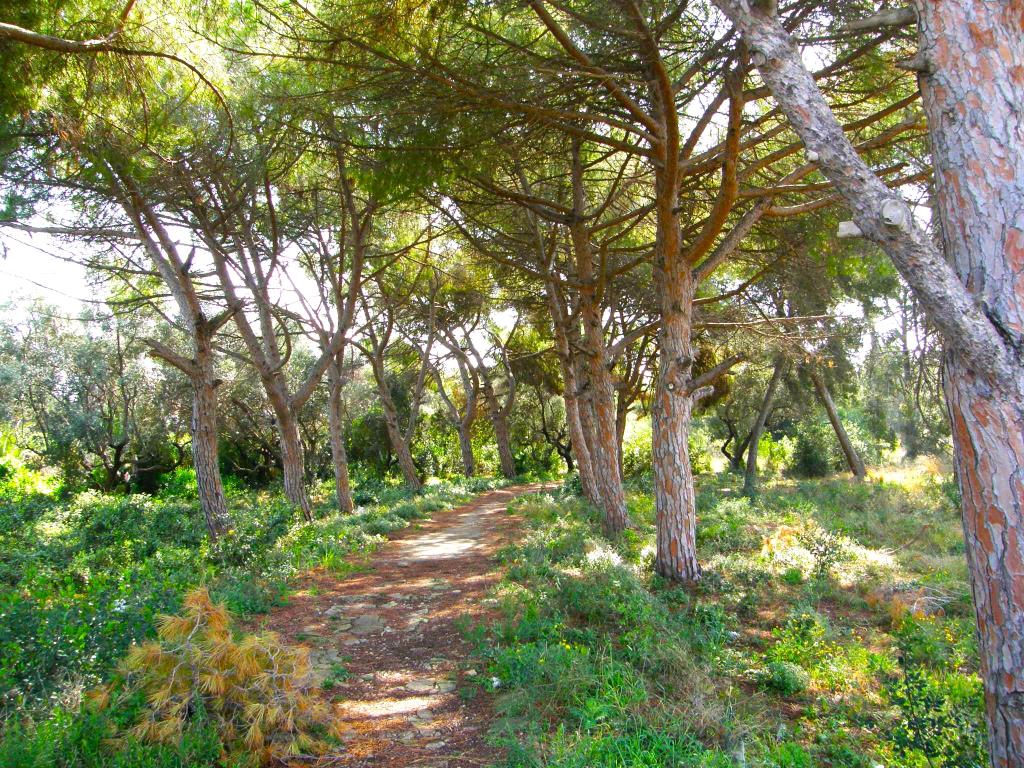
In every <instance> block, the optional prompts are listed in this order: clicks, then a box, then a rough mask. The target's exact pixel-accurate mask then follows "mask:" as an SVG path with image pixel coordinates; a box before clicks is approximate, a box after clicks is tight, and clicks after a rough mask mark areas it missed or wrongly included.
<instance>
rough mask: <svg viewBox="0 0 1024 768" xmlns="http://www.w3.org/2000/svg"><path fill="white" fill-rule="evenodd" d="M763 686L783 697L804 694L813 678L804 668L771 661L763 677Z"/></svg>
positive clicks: (788, 663) (789, 663) (786, 662)
mask: <svg viewBox="0 0 1024 768" xmlns="http://www.w3.org/2000/svg"><path fill="white" fill-rule="evenodd" d="M761 683H762V685H764V686H766V687H768V688H771V689H773V690H776V691H778V692H779V693H781V694H782V695H783V696H793V695H794V694H797V693H803V692H804V691H806V690H807V688H808V686H810V684H811V676H810V675H809V674H808V673H807V670H805V669H804V668H803V667H801V666H799V665H797V664H794V663H792V662H789V661H769V662H768V664H767V665H766V666H765V670H764V673H763V675H762V676H761Z"/></svg>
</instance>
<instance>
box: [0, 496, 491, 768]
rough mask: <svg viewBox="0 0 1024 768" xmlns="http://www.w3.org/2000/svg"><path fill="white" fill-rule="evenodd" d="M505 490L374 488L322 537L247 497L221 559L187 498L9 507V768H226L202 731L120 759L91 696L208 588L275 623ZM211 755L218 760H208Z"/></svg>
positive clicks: (3, 697) (266, 499) (5, 747)
mask: <svg viewBox="0 0 1024 768" xmlns="http://www.w3.org/2000/svg"><path fill="white" fill-rule="evenodd" d="M503 482H504V481H493V480H488V479H481V478H474V479H472V480H469V481H452V482H443V483H442V482H435V483H432V484H428V485H427V486H426V487H425V489H424V490H423V492H422V493H421V494H418V495H411V494H409V493H407V492H404V491H403V490H402V489H396V488H394V487H393V486H380V487H371V488H369V489H367V488H363V489H361V496H360V501H361V504H362V505H361V506H360V507H358V508H357V509H356V511H355V512H354V513H353V514H351V515H342V514H339V513H338V511H337V508H336V507H333V506H332V504H331V503H330V501H329V498H330V497H329V494H327V493H322V494H320V495H319V496H318V497H317V498H316V512H315V519H314V521H313V522H310V523H307V522H305V521H302V520H301V519H300V518H299V517H298V515H297V514H296V513H295V510H294V509H292V508H291V506H290V505H288V504H287V503H286V502H285V501H284V500H283V499H282V498H281V496H280V495H279V494H276V493H271V492H243V491H236V492H234V493H232V494H231V496H230V508H231V509H230V511H231V517H232V521H233V526H234V527H233V528H232V529H231V531H230V532H229V533H228V534H227V535H226V536H224V537H223V538H222V539H221V540H220V541H218V542H217V543H216V544H213V545H211V544H210V543H209V542H208V541H207V539H206V536H205V532H204V528H203V521H202V516H201V513H200V511H199V509H198V505H197V503H196V502H195V501H194V499H191V498H189V494H188V492H187V489H186V491H185V492H184V493H182V494H181V495H177V494H174V493H167V494H164V495H163V496H161V497H151V496H141V495H139V496H108V495H102V494H97V493H83V494H79V495H78V496H76V497H74V498H71V499H64V500H61V499H57V498H53V497H49V496H46V495H41V494H27V495H21V496H9V497H7V498H2V499H0V714H2V715H3V719H4V727H3V730H2V732H0V767H2V768H6V767H7V766H12V767H13V766H18V767H19V768H20V767H22V766H26V767H27V766H32V767H33V768H34V767H35V766H40V767H41V766H51V765H53V766H61V768H72V767H74V768H78V767H81V768H86V767H87V766H89V767H91V766H97V767H98V766H106V765H122V764H123V765H126V766H127V765H133V766H134V765H138V766H150V765H152V766H164V765H168V766H169V765H176V766H178V765H180V766H197V767H198V766H206V765H211V766H212V765H217V764H220V763H218V762H217V760H219V757H216V755H217V754H219V747H218V748H217V749H214V747H211V746H210V743H209V742H210V739H211V738H214V737H211V735H210V733H209V729H206V728H205V727H204V726H203V725H202V723H197V724H196V725H195V727H194V728H192V730H190V731H189V735H188V738H186V739H185V741H184V742H183V743H182V744H181V745H180V746H179V747H175V748H173V749H171V748H166V749H157V748H152V747H148V746H143V745H140V744H129V745H128V746H126V747H125V750H124V751H123V755H127V754H131V755H134V757H131V758H128V757H124V756H123V755H122V754H121V753H119V755H121V756H117V757H116V759H115V757H112V756H111V753H110V751H109V750H103V749H100V746H101V742H102V738H100V737H99V736H96V733H95V732H94V731H95V730H96V729H100V730H102V728H101V724H100V721H102V720H103V719H104V718H103V717H99V716H98V715H95V714H90V713H88V712H85V711H81V710H80V709H79V701H80V699H81V694H82V692H83V691H84V690H85V689H87V688H90V687H93V686H95V685H96V684H98V683H99V682H101V681H103V680H105V679H107V678H108V677H109V675H110V673H111V670H112V669H113V667H114V664H115V663H116V662H117V661H118V660H119V659H121V658H122V657H123V656H124V654H125V652H126V650H127V648H128V647H129V646H130V645H131V644H132V643H133V642H138V641H140V640H143V639H146V638H150V637H152V636H153V635H154V633H155V626H156V619H157V617H158V616H159V615H160V614H168V613H176V612H177V611H178V610H179V609H180V607H181V601H182V597H183V595H184V594H185V593H186V592H187V591H189V590H190V589H192V588H194V587H196V586H199V585H204V586H206V587H208V588H209V590H210V593H211V596H212V597H213V598H214V600H216V601H217V602H223V603H225V604H226V605H227V606H228V608H230V609H231V610H232V612H234V613H236V614H241V615H243V616H244V615H247V614H253V613H260V612H265V611H267V610H269V609H270V608H271V607H273V606H274V605H277V604H280V603H282V602H284V601H286V600H287V599H288V594H289V590H290V589H291V583H292V582H293V579H294V577H295V576H296V575H297V574H299V573H300V572H302V571H305V570H308V569H312V568H326V569H329V570H331V571H333V572H335V573H336V574H338V575H339V576H343V575H345V574H347V573H349V572H350V571H351V570H352V569H353V568H355V567H358V566H357V565H353V557H352V556H353V555H367V554H369V553H370V552H372V551H373V550H374V549H375V548H376V547H377V546H378V545H379V544H380V543H381V542H383V541H384V540H385V539H386V537H387V535H388V534H389V533H391V532H393V531H396V530H399V529H401V528H404V527H406V526H408V525H409V524H410V522H412V521H416V520H419V519H424V518H427V517H429V516H430V515H431V514H432V513H433V512H436V511H439V510H442V509H446V508H449V507H452V506H455V505H457V504H459V503H462V502H464V501H466V500H468V499H469V498H471V497H472V496H473V495H474V494H476V493H478V492H480V491H483V490H487V489H489V488H492V487H495V486H496V485H499V484H502V483H503ZM371 493H372V494H373V496H370V494H371ZM371 498H372V499H380V500H379V501H371ZM356 559H358V558H356ZM344 674H345V673H344V671H343V670H341V669H339V670H338V671H337V674H336V675H335V676H334V679H335V680H341V679H343V676H344ZM105 717H107V718H109V717H129V714H128V713H124V712H121V713H115V714H112V715H107V716H105ZM94 721H95V722H94ZM108 724H109V722H108ZM214 741H215V738H214ZM211 749H214V752H215V753H216V754H215V756H214V757H213V758H209V759H208V758H207V757H202V756H200V753H202V754H206V752H208V751H209V750H211ZM204 750H206V751H204ZM124 760H127V762H118V761H124ZM111 761H114V762H111Z"/></svg>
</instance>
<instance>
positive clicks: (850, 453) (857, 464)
mask: <svg viewBox="0 0 1024 768" xmlns="http://www.w3.org/2000/svg"><path fill="white" fill-rule="evenodd" d="M811 381H813V382H814V389H815V391H817V393H818V399H819V400H820V401H821V404H822V406H823V407H824V408H825V413H827V414H828V420H829V422H830V423H831V424H832V429H833V430H834V431H835V433H836V439H838V440H839V446H840V447H841V448H842V449H843V456H845V457H846V466H847V467H849V468H850V471H851V472H852V473H853V476H854V477H855V478H856V479H857V480H863V479H864V477H865V476H866V474H867V473H866V472H865V470H864V461H863V460H862V459H861V457H860V455H859V454H858V453H857V449H856V448H854V447H853V442H852V441H851V440H850V435H849V434H847V432H846V428H845V427H844V426H843V420H842V419H841V418H839V409H837V408H836V404H835V402H833V400H832V395H831V394H830V393H829V391H828V387H826V386H825V380H824V379H823V378H822V377H821V374H820V373H818V372H817V371H811ZM751 448H753V441H751Z"/></svg>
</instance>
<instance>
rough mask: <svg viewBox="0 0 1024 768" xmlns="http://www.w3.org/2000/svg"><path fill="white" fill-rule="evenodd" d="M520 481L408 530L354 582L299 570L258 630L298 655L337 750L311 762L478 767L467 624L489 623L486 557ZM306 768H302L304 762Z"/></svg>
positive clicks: (487, 702)
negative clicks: (331, 724)
mask: <svg viewBox="0 0 1024 768" xmlns="http://www.w3.org/2000/svg"><path fill="white" fill-rule="evenodd" d="M543 488H544V486H543V485H540V484H536V485H520V486H513V487H509V488H503V489H501V490H497V491H491V492H489V493H486V494H483V495H482V496H479V497H477V498H476V499H474V500H473V501H472V502H470V503H469V504H466V505H464V506H461V507H457V508H455V509H451V510H448V511H444V512H439V513H437V514H436V515H435V516H434V517H433V519H431V520H429V521H425V522H422V523H420V524H418V525H414V526H410V527H409V528H406V529H404V530H403V531H401V532H399V533H398V534H396V535H395V536H394V537H393V538H392V539H391V540H389V541H388V542H387V543H386V544H384V545H383V546H382V547H380V548H379V549H378V550H377V551H376V552H375V553H374V554H373V556H372V559H369V560H368V561H367V563H366V569H365V570H364V571H362V572H360V573H356V574H355V575H350V576H347V577H343V578H341V577H338V576H336V575H332V574H331V573H330V572H328V571H325V570H317V571H313V572H310V573H308V574H306V575H305V576H304V577H303V578H302V579H301V580H300V583H299V585H298V592H297V593H295V594H294V595H292V596H291V597H290V599H289V603H288V605H287V606H284V607H282V608H278V609H275V610H274V611H273V612H272V613H271V614H270V615H269V616H268V617H265V618H264V620H263V621H262V622H260V623H261V625H262V626H263V627H264V628H265V629H269V630H272V631H275V632H278V633H280V635H281V636H282V639H283V640H284V641H285V642H289V643H292V644H295V645H300V646H305V647H308V648H309V649H310V658H311V661H312V663H313V667H314V670H315V672H316V676H317V681H318V684H319V685H320V686H321V688H320V691H321V695H322V696H323V698H324V701H325V702H326V703H328V705H329V706H330V708H331V710H332V713H333V717H334V719H335V728H334V730H336V731H337V732H338V734H339V735H340V737H341V740H342V743H343V745H344V746H343V748H342V749H341V750H339V751H338V752H337V753H335V754H331V755H327V756H325V757H324V758H323V759H322V760H320V761H319V763H318V764H320V765H325V766H326V765H332V766H335V765H337V766H352V767H355V766H387V767H388V768H398V767H399V766H412V765H415V766H435V767H437V768H440V767H441V766H446V767H447V768H456V767H458V766H481V765H489V764H491V763H493V762H495V761H496V760H497V759H498V758H499V757H500V756H499V755H498V754H497V753H496V751H495V749H494V748H493V747H489V746H488V745H487V743H486V740H485V736H486V733H487V730H488V726H489V723H490V722H491V720H492V719H493V713H492V711H491V699H492V697H491V696H488V695H485V694H484V693H483V692H482V690H483V689H484V688H485V687H486V686H487V685H488V681H487V680H485V679H484V670H482V669H473V668H472V664H473V662H472V660H471V659H470V657H469V653H470V650H471V646H470V643H469V642H468V641H467V640H466V639H465V637H464V630H465V629H466V628H467V627H470V626H473V625H476V624H481V623H483V622H485V621H486V620H487V619H489V618H492V615H491V614H492V613H493V611H494V608H493V606H488V605H487V604H486V603H485V602H484V601H485V599H486V597H487V591H488V589H489V588H490V587H492V586H493V585H494V584H495V583H496V582H497V580H498V578H499V574H498V573H496V572H495V570H494V554H495V552H496V551H497V549H499V548H500V547H501V546H502V545H504V544H506V543H507V542H508V541H509V539H510V537H511V535H512V534H513V533H514V532H515V530H517V529H518V527H519V525H520V521H519V520H517V519H516V518H515V517H512V516H510V515H508V514H506V513H505V509H506V507H507V505H508V503H509V501H511V500H512V499H513V498H515V497H516V496H520V495H522V494H524V493H531V492H536V491H539V490H542V489H543ZM307 764H308V763H307Z"/></svg>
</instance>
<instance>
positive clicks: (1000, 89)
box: [915, 0, 1024, 768]
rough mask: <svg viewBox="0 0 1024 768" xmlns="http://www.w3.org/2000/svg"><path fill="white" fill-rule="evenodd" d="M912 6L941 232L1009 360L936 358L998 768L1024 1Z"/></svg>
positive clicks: (1005, 716)
mask: <svg viewBox="0 0 1024 768" xmlns="http://www.w3.org/2000/svg"><path fill="white" fill-rule="evenodd" d="M915 6H916V8H917V13H918V18H919V32H920V49H921V60H922V64H923V66H924V71H923V72H922V73H921V76H920V78H919V81H920V85H921V95H922V101H923V104H924V108H925V112H926V114H927V115H928V126H929V132H930V135H931V140H932V157H933V162H934V164H935V187H936V198H937V203H938V206H937V207H938V212H939V224H940V231H941V233H942V240H943V243H944V245H945V250H946V253H947V254H948V255H949V257H950V260H951V262H952V264H953V268H954V269H955V270H956V273H957V275H958V276H959V278H960V280H961V281H962V283H963V284H964V285H966V286H967V288H968V290H969V291H970V295H971V296H972V298H974V300H975V301H976V302H978V303H980V305H981V307H982V308H983V311H984V313H985V315H986V316H987V317H988V319H989V320H990V322H991V324H992V326H993V327H994V328H995V329H997V331H998V333H999V334H1000V335H1001V337H1002V342H1003V346H1004V347H1005V349H1006V350H1007V351H1008V352H1009V353H1010V356H1011V359H1012V361H1013V366H1012V367H1011V368H1010V369H1009V370H1008V371H1005V372H1002V371H1000V370H999V369H998V368H996V369H992V370H990V371H985V370H984V369H982V370H979V369H978V367H977V366H976V365H975V364H973V361H972V360H970V359H968V357H967V355H966V354H964V353H963V352H962V351H961V349H959V348H958V346H957V345H955V344H949V348H948V349H947V354H946V359H945V365H944V368H945V378H944V382H945V383H944V386H945V391H946V400H947V404H948V406H949V413H950V419H951V422H952V426H953V438H954V441H953V444H954V447H955V455H956V464H957V478H958V480H959V483H960V491H961V494H962V497H963V523H964V536H965V538H966V541H967V561H968V565H969V570H970V574H971V586H972V590H973V593H974V605H975V614H976V617H977V623H978V638H979V645H980V650H981V672H982V679H983V681H984V685H985V702H986V708H987V711H988V735H989V754H990V756H991V762H992V765H993V766H997V767H998V768H1007V767H1008V766H1021V765H1024V395H1022V392H1024V381H1022V379H1024V370H1022V366H1021V362H1020V355H1021V349H1022V345H1021V338H1022V337H1021V334H1022V332H1024V283H1022V282H1021V274H1022V272H1024V119H1022V116H1021V109H1022V108H1024V6H1022V5H1021V4H1020V3H1019V2H1004V3H990V2H967V1H966V0H953V1H951V2H943V3H926V2H916V3H915ZM993 373H995V374H996V375H995V376H992V374H993ZM986 374H988V375H986ZM986 379H988V380H986Z"/></svg>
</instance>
